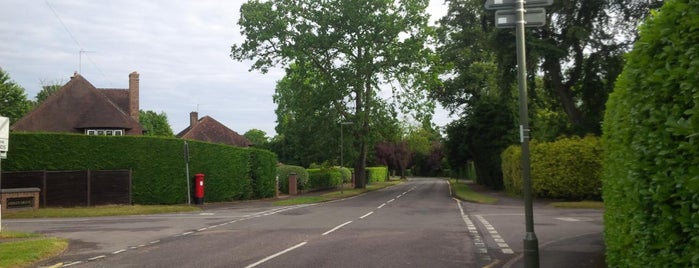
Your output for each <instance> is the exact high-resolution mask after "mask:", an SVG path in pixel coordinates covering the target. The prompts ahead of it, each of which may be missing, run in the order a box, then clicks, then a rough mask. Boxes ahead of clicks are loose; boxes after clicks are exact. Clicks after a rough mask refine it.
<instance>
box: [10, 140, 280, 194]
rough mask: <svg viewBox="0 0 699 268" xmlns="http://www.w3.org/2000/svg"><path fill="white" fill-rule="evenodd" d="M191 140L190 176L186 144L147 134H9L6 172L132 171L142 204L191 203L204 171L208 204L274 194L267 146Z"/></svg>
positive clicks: (273, 159)
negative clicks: (191, 183)
mask: <svg viewBox="0 0 699 268" xmlns="http://www.w3.org/2000/svg"><path fill="white" fill-rule="evenodd" d="M188 143H189V156H190V162H189V170H190V178H186V175H185V173H186V172H185V161H184V142H183V140H180V139H174V138H160V137H145V136H120V137H108V136H86V135H74V134H49V133H11V134H10V151H9V153H8V158H7V159H6V160H3V163H2V164H3V166H2V167H3V171H30V170H86V169H91V170H114V169H131V170H132V171H133V173H132V174H133V178H132V193H133V200H134V202H135V203H138V204H179V203H186V201H187V194H188V193H187V179H191V178H192V177H193V175H194V174H196V173H203V174H205V176H206V177H205V187H206V188H205V193H206V196H205V200H206V201H208V202H216V201H230V200H240V199H252V198H265V197H271V196H274V182H275V178H274V177H275V173H276V172H275V165H276V156H275V155H274V154H273V153H271V152H269V151H265V150H258V149H253V148H237V147H232V146H227V145H220V144H212V143H205V142H197V141H188Z"/></svg>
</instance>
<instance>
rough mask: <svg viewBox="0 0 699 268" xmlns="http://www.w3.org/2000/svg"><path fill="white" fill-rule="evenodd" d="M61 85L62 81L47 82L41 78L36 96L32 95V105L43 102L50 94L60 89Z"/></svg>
mask: <svg viewBox="0 0 699 268" xmlns="http://www.w3.org/2000/svg"><path fill="white" fill-rule="evenodd" d="M62 85H63V83H62V82H60V81H55V82H47V81H43V80H42V81H41V90H40V91H39V93H36V97H34V101H35V102H34V105H35V106H36V105H39V104H41V103H42V102H44V101H45V100H46V99H47V98H48V97H49V96H51V94H53V93H55V92H56V91H58V90H59V89H61V87H62Z"/></svg>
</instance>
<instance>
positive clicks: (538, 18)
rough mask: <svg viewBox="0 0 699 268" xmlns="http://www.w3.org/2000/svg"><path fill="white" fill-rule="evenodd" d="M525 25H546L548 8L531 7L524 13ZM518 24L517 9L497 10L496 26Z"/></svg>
mask: <svg viewBox="0 0 699 268" xmlns="http://www.w3.org/2000/svg"><path fill="white" fill-rule="evenodd" d="M524 21H525V24H524V27H541V26H544V25H546V9H543V8H529V9H526V10H525V13H524ZM516 25H517V11H515V10H514V9H504V10H497V11H495V27H497V28H514V27H515V26H516Z"/></svg>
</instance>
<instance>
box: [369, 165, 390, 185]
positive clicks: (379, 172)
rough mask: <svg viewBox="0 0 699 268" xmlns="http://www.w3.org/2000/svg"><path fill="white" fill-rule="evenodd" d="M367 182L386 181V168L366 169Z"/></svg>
mask: <svg viewBox="0 0 699 268" xmlns="http://www.w3.org/2000/svg"><path fill="white" fill-rule="evenodd" d="M366 170H367V171H368V172H369V174H368V176H367V182H369V183H372V182H383V181H386V180H387V179H388V167H368V168H366Z"/></svg>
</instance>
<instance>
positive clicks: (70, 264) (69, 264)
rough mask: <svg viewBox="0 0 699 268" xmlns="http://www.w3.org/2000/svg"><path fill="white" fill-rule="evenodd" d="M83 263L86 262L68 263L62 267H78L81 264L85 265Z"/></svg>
mask: <svg viewBox="0 0 699 268" xmlns="http://www.w3.org/2000/svg"><path fill="white" fill-rule="evenodd" d="M83 262H84V261H74V262H71V263H66V264H64V265H63V266H61V267H68V266H73V265H78V264H81V263H83Z"/></svg>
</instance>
